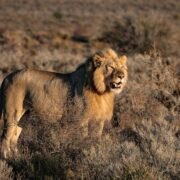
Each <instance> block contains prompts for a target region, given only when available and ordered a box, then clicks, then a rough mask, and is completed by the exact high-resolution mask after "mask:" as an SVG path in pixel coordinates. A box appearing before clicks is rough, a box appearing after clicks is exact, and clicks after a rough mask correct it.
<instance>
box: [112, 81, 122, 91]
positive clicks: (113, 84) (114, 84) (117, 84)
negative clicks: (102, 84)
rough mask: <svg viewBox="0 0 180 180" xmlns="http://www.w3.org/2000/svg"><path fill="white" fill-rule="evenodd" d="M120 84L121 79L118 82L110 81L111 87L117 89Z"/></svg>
mask: <svg viewBox="0 0 180 180" xmlns="http://www.w3.org/2000/svg"><path fill="white" fill-rule="evenodd" d="M121 85H122V82H121V81H120V82H118V83H115V82H112V83H111V89H119V88H121Z"/></svg>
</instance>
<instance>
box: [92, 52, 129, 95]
mask: <svg viewBox="0 0 180 180" xmlns="http://www.w3.org/2000/svg"><path fill="white" fill-rule="evenodd" d="M92 60H93V65H94V72H93V81H94V86H95V88H96V90H97V91H98V93H101V94H102V93H104V92H107V91H111V92H114V93H115V94H118V93H120V92H121V91H122V89H123V87H124V85H125V83H126V81H127V66H126V61H127V57H126V56H121V57H118V55H117V54H116V53H115V52H114V51H113V50H111V49H108V50H105V51H103V52H100V53H96V54H95V55H94V56H93V58H92Z"/></svg>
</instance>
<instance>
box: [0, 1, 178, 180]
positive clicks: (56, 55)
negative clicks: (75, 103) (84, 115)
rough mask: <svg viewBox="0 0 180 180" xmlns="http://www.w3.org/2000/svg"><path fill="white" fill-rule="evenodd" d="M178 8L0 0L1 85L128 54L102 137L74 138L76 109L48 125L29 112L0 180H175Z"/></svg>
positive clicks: (160, 3)
mask: <svg viewBox="0 0 180 180" xmlns="http://www.w3.org/2000/svg"><path fill="white" fill-rule="evenodd" d="M179 12H180V2H179V1H176V0H167V1H163V0H159V1H155V0H151V1H142V0H137V1H133V0H128V1H125V0H121V1H119V0H112V1H102V0H91V1H90V0H86V1H83V0H77V1H72V0H69V1H65V0H62V1H59V0H51V1H50V0H38V1H37V0H31V1H26V0H16V1H13V0H2V1H0V81H1V80H2V79H3V77H4V76H5V75H6V74H8V73H9V72H11V71H13V70H15V69H19V68H23V67H32V68H39V69H44V70H52V71H59V72H70V71H72V70H74V69H75V68H76V67H77V65H78V64H80V63H81V62H82V61H83V60H84V58H85V57H86V56H88V55H89V54H91V53H92V52H94V51H96V50H99V49H102V48H105V47H113V48H114V49H116V50H117V52H118V53H120V54H124V53H125V54H127V55H128V57H129V61H128V68H129V81H128V84H127V86H126V88H125V90H124V91H123V93H122V94H121V95H120V96H118V97H117V98H116V103H115V111H114V117H113V121H112V125H111V127H107V128H106V130H105V133H104V135H103V137H102V139H101V141H99V140H97V139H93V138H90V137H89V138H88V139H83V138H81V136H80V133H78V132H80V131H79V130H78V127H76V123H74V122H75V121H76V120H77V119H78V117H79V115H78V112H77V108H75V109H72V111H71V112H67V115H66V116H65V117H63V119H61V120H60V121H59V122H57V123H51V124H49V123H47V122H46V123H44V121H43V120H41V118H40V117H38V116H37V115H36V114H35V113H34V112H31V113H28V114H26V115H25V116H24V119H26V122H28V124H27V126H25V127H24V120H22V122H21V125H22V126H23V127H24V128H25V129H24V131H23V133H22V134H21V138H20V145H19V146H20V150H21V155H20V156H19V157H18V158H16V159H11V160H9V161H7V162H4V161H2V160H1V161H0V179H3V180H4V179H13V178H16V179H124V180H132V179H133V180H134V179H143V180H144V179H150V180H151V179H153V180H154V179H172V180H174V179H179V177H180V170H179V167H180V143H179V142H180V129H179V128H180V122H179V120H180V82H179V81H180V60H179V59H180V54H179V48H180V31H179V28H180V21H179V20H180V14H179Z"/></svg>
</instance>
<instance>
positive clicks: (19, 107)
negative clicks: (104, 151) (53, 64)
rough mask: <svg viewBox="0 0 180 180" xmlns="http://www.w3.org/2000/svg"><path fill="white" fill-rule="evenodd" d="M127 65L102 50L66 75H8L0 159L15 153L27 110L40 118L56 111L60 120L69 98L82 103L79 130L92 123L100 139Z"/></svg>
mask: <svg viewBox="0 0 180 180" xmlns="http://www.w3.org/2000/svg"><path fill="white" fill-rule="evenodd" d="M126 61H127V57H126V56H125V55H123V56H118V55H117V53H116V52H115V51H114V50H112V49H105V50H102V51H100V52H96V53H94V54H93V55H91V56H90V57H88V58H87V60H86V61H85V62H84V63H83V64H81V65H80V66H79V67H78V68H77V69H76V70H75V71H74V72H71V73H68V74H61V73H56V72H48V71H41V70H33V69H22V70H18V71H16V72H13V73H11V74H10V75H8V76H7V77H6V78H5V79H4V80H3V82H2V85H1V91H0V92H1V94H0V113H1V114H0V117H1V121H3V122H4V123H3V124H4V125H3V133H2V138H1V141H2V146H1V155H2V157H3V158H5V159H6V158H8V157H11V156H12V155H14V154H16V153H17V152H18V149H17V142H18V138H19V136H20V134H21V131H22V128H21V127H20V126H18V124H19V121H20V120H21V118H22V116H23V115H24V113H25V112H26V111H28V109H30V108H32V107H33V109H35V110H36V111H37V112H39V114H41V113H43V112H45V111H49V110H50V109H53V110H54V109H55V110H54V111H56V109H58V110H59V111H58V115H59V118H61V117H62V116H63V113H64V109H65V104H66V102H67V101H68V99H69V98H70V99H71V100H74V101H76V99H81V101H82V102H83V111H82V112H83V113H82V117H81V120H80V126H82V127H84V128H87V129H88V127H90V126H89V124H90V123H91V121H95V122H96V124H97V126H98V128H96V129H97V132H96V133H97V136H101V134H102V131H103V128H104V123H105V122H109V121H110V120H111V119H112V115H113V104H114V97H115V94H119V93H120V92H121V91H122V90H123V88H124V86H125V84H126V81H127V66H126ZM75 97H76V98H75ZM54 100H56V101H57V102H58V107H57V106H56V103H54ZM47 104H48V105H47ZM74 104H76V103H74ZM88 131H90V130H89V129H88Z"/></svg>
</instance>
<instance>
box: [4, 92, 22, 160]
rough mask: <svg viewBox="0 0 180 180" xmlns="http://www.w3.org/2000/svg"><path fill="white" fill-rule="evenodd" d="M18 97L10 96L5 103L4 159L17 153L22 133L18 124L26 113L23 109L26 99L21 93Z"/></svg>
mask: <svg viewBox="0 0 180 180" xmlns="http://www.w3.org/2000/svg"><path fill="white" fill-rule="evenodd" d="M16 95H17V96H16V97H12V96H11V95H9V96H8V97H7V99H5V101H4V106H3V107H4V109H3V119H4V129H3V134H2V146H1V155H2V157H3V158H8V157H11V156H12V155H13V154H15V153H17V141H18V138H19V136H20V133H21V131H22V128H20V127H19V126H18V123H19V121H20V119H21V117H22V116H23V114H24V113H25V109H24V108H23V100H24V98H23V96H21V95H22V94H20V93H19V94H16Z"/></svg>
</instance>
